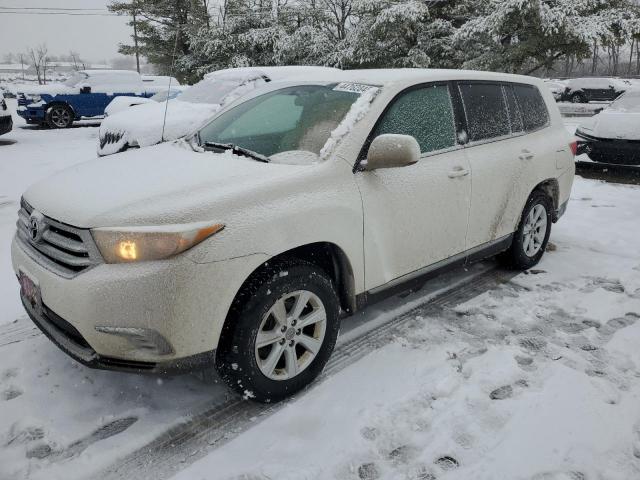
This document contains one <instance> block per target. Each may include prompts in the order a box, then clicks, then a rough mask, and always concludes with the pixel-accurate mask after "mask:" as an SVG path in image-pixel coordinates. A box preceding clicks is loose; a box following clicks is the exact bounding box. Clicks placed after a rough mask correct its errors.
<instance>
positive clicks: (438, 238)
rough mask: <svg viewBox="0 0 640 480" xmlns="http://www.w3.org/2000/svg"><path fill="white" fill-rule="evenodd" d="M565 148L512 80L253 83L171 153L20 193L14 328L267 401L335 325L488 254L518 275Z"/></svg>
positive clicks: (316, 358) (559, 131)
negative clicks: (190, 374)
mask: <svg viewBox="0 0 640 480" xmlns="http://www.w3.org/2000/svg"><path fill="white" fill-rule="evenodd" d="M574 149H575V144H570V143H569V139H568V136H567V133H566V131H565V129H564V127H563V125H562V121H561V118H560V114H559V112H558V109H557V107H556V104H555V102H554V99H553V97H552V95H551V93H550V92H549V91H548V89H547V88H545V87H544V84H543V83H542V82H541V81H539V80H537V79H533V78H529V77H524V76H514V75H504V74H492V73H483V72H465V71H446V70H386V71H385V70H382V71H380V70H367V71H353V72H343V73H342V74H341V78H340V81H337V82H327V81H318V82H306V83H302V82H292V83H280V84H278V85H276V84H271V85H270V86H266V87H264V88H263V89H260V90H257V91H256V92H254V94H253V96H251V97H249V98H247V99H245V100H244V101H242V102H241V103H238V104H235V105H232V106H230V107H228V108H226V109H225V110H224V111H222V112H220V113H219V114H218V115H217V116H216V117H215V118H213V119H212V120H211V121H210V122H209V123H208V124H207V125H206V126H204V127H203V128H201V129H200V130H199V131H198V132H197V133H195V134H194V135H192V136H191V137H189V138H187V139H186V140H178V141H176V142H173V143H168V144H161V145H157V146H155V147H150V148H147V149H141V150H137V151H130V152H125V153H122V154H119V155H115V156H114V157H113V158H112V159H111V160H110V161H109V162H105V161H103V160H94V161H90V162H87V163H85V164H82V165H77V166H74V167H73V168H71V169H69V170H66V171H64V172H61V173H59V174H57V175H55V176H53V177H51V178H49V179H47V180H45V181H42V182H40V183H38V184H36V185H34V186H32V187H31V188H30V189H29V190H28V191H27V192H26V193H25V194H24V198H23V201H22V208H21V210H20V214H19V215H20V220H19V222H18V232H17V234H16V236H15V239H14V242H13V245H12V257H13V266H14V269H15V272H16V274H17V275H18V277H19V280H20V284H21V296H22V301H23V303H24V306H25V308H26V310H27V312H28V313H29V315H30V317H31V318H32V319H33V321H34V322H35V323H36V324H37V325H38V326H39V327H40V329H41V330H42V331H43V332H44V333H45V334H46V335H47V336H48V337H49V338H50V339H51V340H52V341H53V342H55V343H56V344H57V345H58V346H59V347H60V348H62V349H63V350H64V351H65V352H67V353H68V354H69V355H71V356H72V357H74V358H75V359H77V360H79V361H80V362H82V363H84V364H86V365H89V366H92V367H98V368H109V369H118V370H125V371H149V372H167V371H171V370H180V369H193V368H196V367H198V366H210V365H214V364H215V365H216V366H217V368H218V370H219V371H220V373H221V376H222V377H223V378H225V379H226V380H227V381H228V382H229V384H230V385H231V386H232V387H233V388H235V389H237V390H239V391H240V392H244V393H246V394H248V395H250V396H253V397H254V398H256V399H258V400H261V401H277V400H278V399H281V398H283V397H285V396H286V395H289V394H291V393H293V392H295V391H297V390H299V389H300V388H302V387H303V386H304V385H306V384H308V383H309V382H311V381H312V380H313V379H314V378H315V377H316V376H317V375H318V374H319V373H320V371H321V370H322V368H323V367H324V365H325V363H326V362H327V359H328V358H329V355H330V353H331V351H332V349H333V347H334V344H335V342H336V337H337V335H338V330H339V324H340V322H339V319H340V318H341V316H342V315H343V314H352V313H354V312H355V311H357V310H359V309H361V308H362V307H363V306H365V305H366V304H367V303H369V302H372V301H374V300H375V299H378V298H381V297H382V296H384V295H387V294H389V293H390V292H394V291H395V292H397V291H398V289H401V288H405V289H406V288H408V286H410V285H412V284H415V283H416V282H424V281H425V279H427V278H429V277H431V276H433V275H435V274H436V273H437V272H439V271H441V270H442V269H444V268H449V267H451V266H452V265H461V264H464V263H467V262H471V261H474V260H478V259H481V258H485V257H487V256H491V255H495V254H498V253H500V254H501V257H502V258H503V260H505V261H506V262H507V263H508V264H509V265H511V266H512V267H514V268H520V269H526V268H529V267H531V266H533V265H535V264H536V263H537V262H538V261H539V260H540V257H541V256H542V255H543V253H544V251H545V246H546V243H547V240H548V238H549V234H550V231H551V224H552V222H555V221H556V220H557V219H558V218H559V217H560V216H561V215H562V213H563V212H564V210H565V208H566V205H567V201H568V199H569V194H570V190H571V185H572V181H573V175H574V162H573V154H572V153H573V150H574Z"/></svg>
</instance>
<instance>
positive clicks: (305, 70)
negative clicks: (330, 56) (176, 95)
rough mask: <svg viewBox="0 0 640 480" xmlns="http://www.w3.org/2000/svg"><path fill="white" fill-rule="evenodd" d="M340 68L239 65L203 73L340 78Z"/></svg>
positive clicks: (232, 76) (212, 77) (238, 76)
mask: <svg viewBox="0 0 640 480" xmlns="http://www.w3.org/2000/svg"><path fill="white" fill-rule="evenodd" d="M341 73H342V70H339V69H337V68H331V67H317V66H298V65H288V66H282V67H239V68H225V69H224V70H216V71H215V72H211V73H208V74H206V75H205V79H207V80H215V79H219V78H225V79H239V80H242V79H249V78H255V77H256V76H267V77H269V78H270V79H271V80H275V81H279V80H296V79H307V80H336V81H339V80H340V75H341Z"/></svg>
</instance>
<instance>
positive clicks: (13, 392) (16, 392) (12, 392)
mask: <svg viewBox="0 0 640 480" xmlns="http://www.w3.org/2000/svg"><path fill="white" fill-rule="evenodd" d="M22 393H23V392H22V390H21V389H20V388H18V387H14V386H10V387H9V388H7V389H5V390H4V392H2V398H3V399H4V400H6V401H9V400H13V399H14V398H18V397H19V396H20V395H22Z"/></svg>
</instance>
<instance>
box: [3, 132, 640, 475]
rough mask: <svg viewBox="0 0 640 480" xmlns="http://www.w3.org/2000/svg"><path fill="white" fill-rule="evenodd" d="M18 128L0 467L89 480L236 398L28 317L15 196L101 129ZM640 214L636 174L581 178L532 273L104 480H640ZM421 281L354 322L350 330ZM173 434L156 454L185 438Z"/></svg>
mask: <svg viewBox="0 0 640 480" xmlns="http://www.w3.org/2000/svg"><path fill="white" fill-rule="evenodd" d="M18 120H19V119H18ZM17 123H18V128H16V129H15V130H14V132H12V133H10V134H8V135H4V136H2V137H0V305H2V309H1V310H0V479H2V480H4V479H5V478H7V479H12V480H13V479H23V478H34V479H65V480H70V479H75V478H89V477H90V478H100V475H99V474H98V473H96V472H103V473H104V471H105V468H106V469H109V466H110V465H111V466H117V465H118V463H119V461H118V460H119V459H120V458H122V457H126V456H127V455H128V454H130V453H131V452H133V451H136V450H138V449H141V448H143V447H144V446H145V445H146V444H148V443H149V442H151V441H152V440H153V439H154V438H156V437H157V436H158V435H160V434H161V433H162V432H165V431H166V430H167V429H168V428H170V427H172V426H175V425H179V424H180V423H181V422H185V421H186V422H188V421H189V419H190V418H191V415H193V414H195V413H200V412H202V411H203V410H204V409H206V408H207V406H210V405H213V404H221V402H223V401H224V400H225V399H227V398H233V396H232V395H231V394H230V393H229V392H228V391H227V390H226V389H225V388H223V387H222V386H219V385H216V384H215V383H212V382H210V381H208V382H205V381H203V380H201V379H200V378H198V377H196V376H189V375H187V376H183V377H178V378H173V379H163V380H159V379H155V378H152V377H140V376H135V375H127V374H121V373H113V372H100V371H93V370H89V369H87V368H85V367H82V366H80V365H78V364H76V363H75V362H74V361H72V360H70V359H69V358H67V357H66V356H65V355H64V354H63V353H61V352H60V351H58V349H57V348H56V347H55V346H53V345H52V344H51V343H50V342H49V341H47V340H46V339H45V338H43V337H42V336H41V335H39V334H38V333H37V331H36V330H35V329H34V328H33V326H32V325H31V324H30V323H29V321H28V319H27V318H26V316H25V314H24V313H23V311H22V308H21V306H20V303H19V300H18V296H17V295H18V287H17V282H16V280H15V278H14V276H13V273H12V271H11V266H10V260H9V245H10V240H11V237H12V235H13V231H14V225H15V221H16V211H17V208H18V201H19V198H20V194H21V192H22V191H23V190H24V189H25V188H26V186H27V185H28V184H30V183H32V182H34V181H36V180H38V179H40V178H43V177H45V176H47V175H49V174H50V173H52V172H54V171H57V170H59V169H61V168H65V167H67V166H71V165H73V164H75V163H78V162H82V161H84V160H87V159H90V158H93V157H94V156H95V151H96V146H97V129H96V128H91V127H78V128H72V129H68V130H62V131H59V130H57V131H49V130H28V129H23V128H20V123H19V122H17ZM576 123H579V122H576ZM570 128H572V127H571V126H568V129H570ZM573 128H575V127H573ZM105 161H108V158H105ZM61 194H63V193H62V192H61ZM639 211H640V188H638V187H634V186H622V185H613V184H606V183H603V182H599V181H592V180H584V179H581V178H577V179H576V183H575V186H574V191H573V194H572V201H571V203H570V206H569V209H568V211H567V213H566V215H565V217H563V218H562V219H561V221H560V222H559V223H558V224H556V225H555V226H554V228H553V230H552V237H551V242H552V246H551V248H550V249H549V251H548V252H547V254H546V255H545V257H544V259H543V261H542V262H541V264H540V265H539V266H538V267H537V268H536V269H534V270H531V271H530V272H528V273H522V274H519V275H517V276H512V275H509V274H506V273H505V275H504V276H503V277H501V278H502V280H501V282H500V283H498V284H496V285H493V286H492V287H490V288H489V289H488V290H487V291H485V292H484V293H482V294H481V295H480V296H478V297H475V298H473V299H471V300H469V301H466V302H465V303H462V304H458V305H450V306H444V307H440V308H437V309H436V308H434V307H430V306H429V305H426V306H422V307H420V306H418V307H417V308H414V309H413V310H411V311H410V312H409V313H408V314H407V313H405V317H406V320H405V321H404V322H403V323H401V324H399V325H398V327H397V328H395V329H394V330H390V333H389V335H388V336H387V337H381V339H380V338H379V339H378V340H377V342H378V343H377V344H376V346H377V347H379V348H375V349H373V351H371V352H370V353H368V354H367V355H366V356H364V357H362V358H359V357H358V356H354V358H355V360H354V361H352V362H346V366H345V367H344V368H341V369H340V370H336V371H333V372H332V373H330V374H329V375H327V376H326V378H325V379H324V380H323V381H322V382H319V383H317V384H316V385H314V386H313V387H312V388H310V389H309V390H308V391H306V392H305V393H303V394H301V395H299V396H298V397H297V398H295V399H292V400H291V401H289V402H287V403H286V404H285V405H284V406H282V407H281V408H276V409H274V410H273V411H271V410H260V414H259V415H256V416H255V418H254V417H253V416H249V419H248V420H247V422H248V426H246V425H245V426H244V427H243V428H237V427H235V426H234V427H229V431H228V432H223V435H222V436H223V437H225V438H226V439H227V440H228V441H226V440H225V441H220V433H219V432H217V433H215V435H214V434H213V433H211V431H210V430H207V428H205V427H203V426H202V424H203V423H206V422H200V423H199V426H198V428H200V430H199V431H200V432H201V433H200V434H201V436H202V437H203V438H202V441H201V442H200V443H199V444H198V445H199V446H198V448H197V449H194V450H193V451H191V450H189V451H186V452H185V453H184V455H183V456H182V457H181V460H180V461H179V462H176V464H175V465H172V467H171V468H170V469H166V470H162V469H160V467H158V466H157V464H156V463H154V462H151V463H149V464H147V465H143V466H142V467H140V466H138V467H139V469H138V470H137V471H138V472H140V471H142V472H145V471H147V472H149V473H148V475H145V476H142V477H141V476H140V475H139V474H138V475H133V474H132V475H128V474H127V468H128V467H127V468H124V467H122V469H121V470H120V471H119V472H118V473H117V474H115V475H114V476H113V478H154V479H155V478H167V477H169V476H171V475H173V472H178V473H177V475H176V477H177V478H178V479H180V480H192V479H194V480H200V479H211V480H218V479H222V480H227V479H228V480H239V479H243V480H266V479H278V480H281V479H296V480H298V479H334V478H336V479H345V480H348V479H354V480H357V479H369V480H372V479H377V478H381V479H416V480H417V479H420V480H427V479H435V478H437V479H491V480H495V479H503V478H504V479H527V480H528V479H531V480H596V479H607V480H609V479H611V480H618V479H620V480H623V479H624V480H633V479H637V478H640V353H639V352H640V348H638V345H640V322H639V321H638V320H640V242H638V236H639V234H640V222H639V221H638V212H639ZM483 268H484V269H486V268H491V265H488V266H486V267H483ZM483 271H484V270H483V269H480V270H479V273H478V275H479V277H478V278H480V277H482V276H483V275H484V274H483V273H482V272H483ZM465 275H467V273H466V272H464V271H460V272H457V273H456V272H454V273H453V274H451V276H450V277H448V278H447V280H446V282H455V281H456V279H459V278H462V277H464V276H465ZM474 278H475V277H474ZM446 282H445V283H446ZM434 283H435V284H437V280H436V281H434ZM472 283H473V282H472ZM426 290H428V289H426ZM426 290H425V291H422V292H419V293H417V294H414V295H412V296H411V297H408V298H404V299H403V298H397V299H393V301H392V302H391V303H390V304H387V305H386V306H385V307H384V308H382V307H373V308H370V309H368V310H367V311H365V312H364V313H363V314H361V315H359V316H358V317H356V318H354V319H350V320H348V322H349V323H348V324H346V327H347V328H346V330H348V331H349V333H347V335H345V337H349V336H355V335H356V334H357V333H358V331H359V328H361V327H362V326H363V325H364V326H366V325H367V322H369V324H370V323H371V322H374V323H375V322H377V323H383V322H385V321H389V319H391V318H394V317H398V315H400V314H401V313H402V312H406V311H407V310H408V309H409V307H408V306H407V304H408V302H409V304H410V306H411V307H416V306H417V305H419V304H420V298H421V297H422V296H424V295H425V294H426V293H427V291H426ZM353 325H358V328H353ZM343 338H344V337H343ZM244 405H250V402H244ZM237 408H243V404H242V403H241V404H240V406H239V407H237ZM249 427H250V428H249ZM174 447H175V448H174ZM167 448H169V450H167V451H166V452H164V453H160V454H159V456H160V457H161V456H162V455H164V454H165V453H166V457H167V458H172V457H171V455H169V454H170V453H171V449H174V450H179V445H173V444H171V443H170V442H169V447H167ZM151 453H153V452H151ZM159 463H160V462H158V464H159ZM140 468H142V470H140Z"/></svg>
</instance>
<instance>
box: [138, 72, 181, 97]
mask: <svg viewBox="0 0 640 480" xmlns="http://www.w3.org/2000/svg"><path fill="white" fill-rule="evenodd" d="M141 77H142V83H143V84H144V86H145V90H147V91H148V92H155V93H159V92H162V91H165V90H167V89H168V88H169V86H171V87H172V88H173V87H175V88H178V87H181V85H180V82H179V81H178V79H177V78H175V77H169V76H166V75H141Z"/></svg>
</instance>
